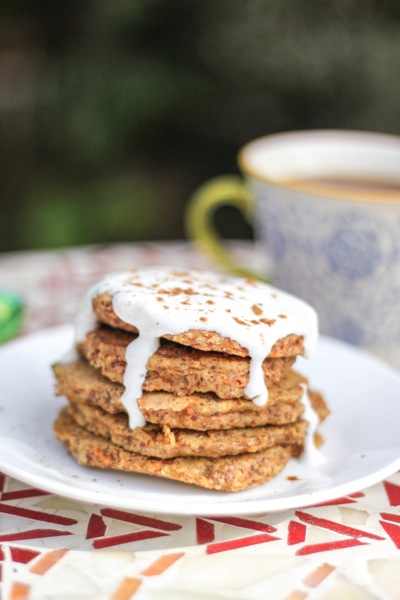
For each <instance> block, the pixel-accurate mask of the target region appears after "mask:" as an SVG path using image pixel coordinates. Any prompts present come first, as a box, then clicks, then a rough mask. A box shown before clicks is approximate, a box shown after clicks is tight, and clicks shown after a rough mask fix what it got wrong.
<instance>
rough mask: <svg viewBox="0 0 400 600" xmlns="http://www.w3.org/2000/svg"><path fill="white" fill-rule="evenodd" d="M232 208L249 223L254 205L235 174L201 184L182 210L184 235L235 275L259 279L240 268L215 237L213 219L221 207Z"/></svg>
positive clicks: (220, 239) (218, 238) (216, 235)
mask: <svg viewBox="0 0 400 600" xmlns="http://www.w3.org/2000/svg"><path fill="white" fill-rule="evenodd" d="M226 205H230V206H234V207H235V208H238V209H239V210H240V212H241V213H242V214H243V216H244V218H245V219H246V221H248V222H249V223H250V224H251V221H252V217H253V215H254V202H253V199H252V197H251V195H250V193H249V191H248V190H247V188H246V186H245V184H244V183H243V180H242V179H241V178H240V177H238V176H236V175H225V176H222V177H216V178H214V179H211V180H210V181H207V182H206V183H204V184H203V185H201V186H200V187H199V188H198V189H197V190H196V191H195V192H194V194H193V195H192V196H191V198H190V199H189V202H188V205H187V208H186V211H185V226H186V232H187V235H188V237H189V239H191V240H192V241H193V242H195V243H196V244H197V245H198V247H199V248H200V250H202V251H203V252H204V253H205V254H208V255H209V256H210V257H211V258H212V259H213V260H214V261H215V262H217V263H219V264H221V265H223V266H224V267H226V268H227V269H229V271H231V272H232V273H234V274H236V275H240V276H244V277H252V278H255V279H259V278H260V276H259V275H257V274H255V273H254V272H252V271H250V270H248V269H246V268H245V267H242V266H241V265H239V264H238V263H237V262H236V260H234V258H233V256H232V255H231V253H230V252H229V251H228V250H227V248H226V247H225V245H224V242H223V240H222V238H221V237H220V235H219V234H218V232H217V230H216V228H215V225H214V222H213V217H214V213H215V211H216V210H217V209H218V208H220V207H221V206H226Z"/></svg>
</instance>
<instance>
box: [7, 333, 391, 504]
mask: <svg viewBox="0 0 400 600" xmlns="http://www.w3.org/2000/svg"><path fill="white" fill-rule="evenodd" d="M71 344H72V330H71V328H69V327H67V326H63V327H57V328H54V329H49V330H45V331H41V332H38V333H36V334H33V335H30V336H27V337H25V338H21V339H19V340H16V341H14V342H11V343H9V344H6V345H5V346H3V347H2V348H1V349H0V470H2V471H3V472H5V473H7V474H8V475H11V476H12V477H14V478H16V479H19V480H20V481H23V482H26V483H28V484H30V485H33V486H35V487H39V488H42V489H44V490H47V491H49V492H53V493H55V494H59V495H61V496H66V497H69V498H74V499H77V500H81V501H85V502H93V503H96V504H102V505H107V506H113V507H118V508H125V509H132V510H136V511H144V512H156V513H164V514H181V515H193V514H201V515H221V514H237V515H239V514H242V515H244V514H255V513H263V512H269V511H278V510H284V509H289V508H296V507H300V506H306V505H310V504H316V503H321V502H326V501H329V500H332V499H334V498H337V497H341V496H343V495H347V494H350V493H352V492H356V491H359V490H360V489H362V488H364V487H367V486H370V485H372V484H374V483H376V482H378V481H380V480H381V479H384V478H385V477H387V476H389V475H391V474H392V473H394V472H395V471H397V470H398V469H400V435H399V430H398V426H399V422H400V374H399V373H397V372H396V371H394V370H392V369H391V368H389V367H388V366H386V365H385V364H383V363H381V362H380V361H378V360H376V359H374V358H372V357H371V356H369V355H367V354H365V353H363V352H360V351H359V350H357V349H355V348H352V347H350V346H347V345H345V344H343V343H340V342H337V341H334V340H332V339H329V338H321V340H320V342H319V345H318V349H317V353H316V355H315V356H314V357H313V358H312V359H311V360H309V361H305V360H303V359H300V360H299V361H298V362H297V363H296V365H297V368H298V370H300V371H302V372H303V373H304V374H305V375H307V376H308V377H309V379H310V381H311V383H312V387H314V389H319V390H321V391H322V392H323V393H324V396H325V398H326V400H327V402H328V404H329V406H330V408H331V415H330V416H329V417H328V418H327V420H326V421H325V423H324V424H323V425H322V427H321V428H320V432H321V433H322V435H323V437H324V439H325V444H324V446H323V454H324V459H325V460H324V462H323V463H322V464H320V465H319V466H317V467H312V468H310V466H309V465H307V462H306V461H304V460H303V461H302V460H300V461H299V460H298V459H292V460H291V461H290V462H289V464H288V465H287V466H286V468H285V469H284V471H283V472H282V473H281V474H280V475H279V476H278V477H276V478H274V479H273V480H272V481H270V482H268V483H266V484H264V485H262V486H259V487H257V488H255V489H253V490H249V491H245V492H238V493H224V492H216V491H207V490H203V489H200V488H197V487H195V486H189V485H185V484H182V483H177V482H173V481H168V480H163V479H158V478H153V477H149V476H145V475H136V474H124V473H120V472H116V471H102V470H100V469H88V468H84V467H80V466H79V465H77V464H76V462H75V461H74V460H73V459H72V458H71V457H70V456H69V455H68V454H67V452H66V449H65V447H64V445H63V444H61V443H60V442H58V441H57V440H56V439H55V437H54V434H53V430H52V423H53V421H54V419H55V417H56V415H57V413H58V411H59V409H60V407H61V406H63V405H64V404H65V403H66V402H65V401H64V400H63V399H62V398H57V397H56V396H55V395H54V391H53V390H54V381H53V377H52V372H51V369H50V365H51V363H52V362H54V361H56V360H57V359H58V358H60V357H61V356H62V355H63V354H64V352H65V351H66V350H68V349H69V348H70V346H71ZM300 361H301V362H300ZM293 476H295V477H297V479H295V480H293V479H292V477H293Z"/></svg>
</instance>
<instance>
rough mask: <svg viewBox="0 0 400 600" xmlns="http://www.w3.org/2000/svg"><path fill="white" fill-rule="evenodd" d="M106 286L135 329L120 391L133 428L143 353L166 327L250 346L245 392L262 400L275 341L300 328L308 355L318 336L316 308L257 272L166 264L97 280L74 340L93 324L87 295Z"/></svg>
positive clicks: (150, 350) (144, 360)
mask: <svg viewBox="0 0 400 600" xmlns="http://www.w3.org/2000/svg"><path fill="white" fill-rule="evenodd" d="M103 293H104V294H109V295H111V297H112V302H113V308H114V311H115V313H116V315H117V316H118V317H119V318H120V319H121V320H123V321H125V322H126V323H129V324H131V325H134V326H135V327H136V328H137V329H138V331H139V336H138V337H137V338H136V339H135V340H134V341H132V342H131V344H130V345H129V346H128V348H127V350H126V370H125V376H124V385H125V392H124V394H123V396H122V402H123V403H124V406H125V407H126V409H127V411H128V414H129V420H130V427H131V428H134V427H136V426H140V425H143V424H144V419H143V417H142V415H141V413H140V411H139V409H138V407H137V399H138V398H139V397H140V396H141V395H142V385H143V381H144V379H145V375H146V365H147V361H148V359H149V358H150V356H151V355H152V354H153V353H154V352H155V351H156V350H157V348H158V346H159V340H160V337H162V336H164V335H167V334H170V335H177V334H179V333H183V332H186V331H189V330H196V329H198V330H206V331H213V332H216V333H218V334H219V335H221V336H222V337H225V338H229V339H231V340H234V341H236V342H237V343H238V344H240V345H241V346H242V347H244V348H247V350H248V352H249V356H250V377H249V382H248V385H247V387H246V389H245V394H246V396H247V397H248V398H250V399H252V400H253V401H254V402H255V403H256V404H257V405H259V406H261V405H263V404H265V403H266V402H267V400H268V390H267V388H266V385H265V382H264V376H263V372H262V363H263V361H264V360H265V358H266V357H267V356H268V355H269V353H270V351H271V349H272V347H273V345H274V344H275V342H276V341H277V340H279V339H281V338H284V337H286V336H287V335H290V334H295V335H298V336H302V337H303V346H304V350H305V356H310V355H311V354H312V352H313V350H314V347H315V344H316V340H317V335H318V325H317V315H316V313H315V311H314V310H313V309H312V308H311V307H310V306H309V305H308V304H306V303H305V302H303V301H302V300H300V299H298V298H295V297H294V296H291V295H290V294H286V293H284V292H281V291H280V290H277V289H276V288H274V287H272V286H269V285H267V284H264V283H261V282H257V281H254V280H245V279H242V278H239V277H229V276H223V275H219V274H216V273H208V272H200V271H193V270H185V271H180V270H178V269H172V268H165V267H157V268H147V269H142V270H138V271H128V272H123V273H115V274H111V275H107V276H106V277H104V278H103V279H102V280H101V281H99V282H98V283H96V284H95V285H94V286H93V287H92V288H90V290H89V291H88V294H87V296H86V299H85V300H84V302H83V303H82V308H81V312H80V315H79V316H78V319H77V322H76V339H77V340H81V339H84V337H85V335H86V333H87V332H88V331H90V329H91V328H93V323H94V316H93V308H92V306H91V304H92V299H93V298H94V297H95V296H96V295H98V294H103Z"/></svg>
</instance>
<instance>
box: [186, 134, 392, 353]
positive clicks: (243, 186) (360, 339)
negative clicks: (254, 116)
mask: <svg viewBox="0 0 400 600" xmlns="http://www.w3.org/2000/svg"><path fill="white" fill-rule="evenodd" d="M238 164H239V167H240V170H241V171H242V173H243V175H244V180H242V179H241V178H239V177H237V176H231V177H230V176H226V177H220V178H217V179H214V180H211V181H210V182H207V183H205V184H204V185H203V186H202V187H201V188H200V189H199V190H197V191H196V193H195V194H194V195H193V197H192V198H191V199H190V201H189V204H188V207H187V211H186V214H185V221H186V228H187V232H188V236H189V237H190V238H191V239H193V240H194V241H196V242H197V243H198V244H199V245H200V247H201V248H202V249H203V250H205V251H206V252H208V253H209V254H211V255H212V256H213V257H214V259H215V260H217V261H218V262H220V263H222V264H224V265H225V266H227V267H228V268H229V269H230V270H232V271H235V272H236V273H241V274H248V271H247V270H246V268H244V267H243V266H240V265H237V264H236V262H235V260H234V258H233V257H232V256H231V255H230V254H229V251H228V249H227V248H226V246H224V244H223V241H222V240H221V238H220V237H219V236H218V233H217V231H216V229H215V226H214V225H213V215H214V212H215V210H216V208H218V207H219V206H221V205H223V204H231V205H235V206H237V207H238V208H239V209H241V210H242V211H243V212H244V214H245V216H246V217H247V218H248V219H249V220H250V221H251V223H252V224H253V226H254V230H255V236H256V240H257V242H258V243H257V245H256V248H257V251H261V252H262V254H263V256H264V257H265V259H266V261H265V264H268V265H269V266H268V272H267V268H266V271H265V278H269V279H271V280H272V281H273V283H274V285H276V286H277V287H280V288H282V289H284V290H287V291H289V292H291V293H293V294H295V295H296V296H299V297H301V298H303V299H305V300H307V301H308V302H309V303H311V304H312V305H313V306H314V307H315V308H316V309H317V311H318V313H319V318H320V328H321V331H322V332H323V333H325V334H328V335H331V336H333V337H336V338H340V339H343V340H345V341H347V342H350V343H352V344H356V345H359V346H363V347H367V348H370V349H371V350H378V351H379V349H381V348H382V349H383V348H386V349H389V348H391V347H393V348H400V137H396V136H391V135H384V134H377V133H366V132H355V131H354V132H353V131H338V130H316V131H304V132H302V131H299V132H293V133H281V134H275V135H270V136H266V137H264V138H260V139H257V140H255V141H253V142H250V143H249V144H247V145H245V146H244V147H243V148H242V150H241V151H240V153H239V157H238ZM259 249H261V250H259Z"/></svg>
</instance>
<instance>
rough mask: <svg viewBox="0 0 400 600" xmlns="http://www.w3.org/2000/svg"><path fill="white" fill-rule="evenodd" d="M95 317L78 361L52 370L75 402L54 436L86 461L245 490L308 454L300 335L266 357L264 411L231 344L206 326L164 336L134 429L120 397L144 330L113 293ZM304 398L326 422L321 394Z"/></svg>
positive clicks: (100, 300)
mask: <svg viewBox="0 0 400 600" xmlns="http://www.w3.org/2000/svg"><path fill="white" fill-rule="evenodd" d="M93 311H94V315H95V317H96V325H95V327H94V328H93V329H91V330H90V331H88V332H87V333H86V335H85V337H84V339H81V340H80V341H79V342H77V345H76V346H77V350H78V356H77V358H76V359H75V360H72V361H70V362H59V363H57V364H55V365H54V366H53V370H54V373H55V377H56V381H57V393H58V395H62V396H65V397H66V398H67V399H68V401H69V405H68V407H67V408H65V409H63V410H62V412H61V413H60V415H59V417H58V419H57V421H56V423H55V425H54V428H55V432H56V436H57V438H58V439H59V440H61V441H62V442H64V443H65V444H66V446H67V448H68V451H69V452H70V454H71V455H72V456H74V457H75V459H76V460H77V461H78V462H79V463H80V464H81V465H85V466H89V467H100V468H107V469H117V470H123V471H131V472H135V473H144V474H148V475H153V476H158V477H165V478H169V479H174V480H178V481H182V482H185V483H191V484H195V485H198V486H202V487H205V488H209V489H216V490H223V491H239V490H243V489H247V488H251V487H254V486H256V485H260V484H262V483H264V482H266V481H268V480H269V479H271V478H272V477H274V476H275V475H277V474H278V473H279V472H280V471H281V470H282V469H283V467H284V466H285V465H286V463H287V462H288V460H289V459H290V457H292V456H299V455H300V454H301V453H302V451H303V447H304V442H305V436H306V431H307V426H308V423H307V422H306V421H305V420H303V419H302V414H303V412H304V405H303V401H302V399H303V395H304V387H305V385H306V384H307V381H306V380H305V378H304V377H302V376H301V375H299V374H298V373H296V372H295V371H293V370H292V369H291V366H292V365H293V363H294V362H295V360H296V357H297V356H298V355H301V354H302V353H303V338H302V337H301V336H298V335H295V334H291V335H288V336H285V337H284V338H283V339H279V340H278V341H277V342H276V343H275V344H274V346H273V347H272V350H271V352H270V354H269V355H268V357H267V358H266V359H265V360H264V362H263V365H262V370H263V375H264V380H265V383H266V385H267V388H268V393H269V398H268V402H267V403H266V404H264V405H263V406H257V405H256V404H255V403H254V402H253V401H252V400H250V399H248V398H246V397H245V392H244V390H245V388H246V386H247V384H248V381H249V372H250V357H249V353H248V351H247V350H246V348H243V347H242V346H240V345H239V344H238V343H237V342H236V341H235V340H232V339H228V338H226V337H222V336H221V335H219V334H218V333H216V332H214V331H207V330H201V329H193V330H190V331H185V332H183V333H180V334H177V335H166V336H165V337H162V338H161V342H160V345H159V348H158V350H156V352H155V353H154V354H153V355H152V356H151V357H150V359H149V360H148V361H147V365H146V368H147V371H146V375H145V379H144V383H143V386H142V395H141V396H140V397H139V398H138V399H137V403H138V406H139V409H140V412H141V414H142V415H143V417H144V420H145V424H144V425H143V426H133V428H130V422H129V418H128V414H127V411H126V408H125V405H124V404H123V403H122V401H121V397H122V395H123V392H124V389H125V388H124V373H125V370H126V364H127V359H126V356H125V353H126V349H127V347H128V346H129V344H130V343H131V342H132V341H133V340H134V339H135V338H137V337H138V330H137V328H136V327H135V326H133V325H130V324H128V323H127V322H125V321H123V320H121V319H120V318H119V317H118V316H117V315H116V313H115V310H114V307H113V299H112V296H111V295H110V294H107V293H99V294H97V295H95V296H94V298H93ZM308 395H309V398H310V401H311V404H312V406H313V408H314V410H315V411H316V413H317V414H318V416H319V419H320V420H322V419H323V418H324V417H325V416H326V415H327V413H328V409H327V407H326V404H325V402H324V400H323V398H322V397H321V395H320V394H318V393H315V392H310V391H309V393H308ZM131 425H132V424H131Z"/></svg>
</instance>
